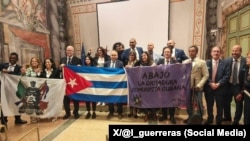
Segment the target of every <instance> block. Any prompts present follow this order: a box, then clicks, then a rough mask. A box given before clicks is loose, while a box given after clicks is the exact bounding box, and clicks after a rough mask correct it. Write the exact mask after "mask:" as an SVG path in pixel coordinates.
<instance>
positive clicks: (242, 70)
mask: <svg viewBox="0 0 250 141" xmlns="http://www.w3.org/2000/svg"><path fill="white" fill-rule="evenodd" d="M225 61H226V63H227V64H228V65H229V69H230V70H231V71H230V72H231V73H230V76H231V75H232V67H233V57H229V58H227V59H225ZM245 71H246V58H245V57H243V56H241V60H240V67H239V75H238V80H239V84H240V87H241V88H242V87H243V83H244V75H245ZM229 82H230V77H229Z"/></svg>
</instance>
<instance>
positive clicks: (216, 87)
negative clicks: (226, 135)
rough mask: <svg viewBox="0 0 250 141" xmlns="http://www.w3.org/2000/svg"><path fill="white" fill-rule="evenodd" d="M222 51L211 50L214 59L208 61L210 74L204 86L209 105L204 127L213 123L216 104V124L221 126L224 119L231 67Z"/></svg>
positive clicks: (215, 48) (217, 49)
mask: <svg viewBox="0 0 250 141" xmlns="http://www.w3.org/2000/svg"><path fill="white" fill-rule="evenodd" d="M221 51H222V49H221V48H220V47H219V46H214V47H213V48H212V50H211V56H212V59H210V60H207V61H206V64H207V68H208V72H209V78H208V80H207V82H206V83H205V85H204V93H205V100H206V103H207V115H208V117H207V121H206V122H204V125H210V124H212V123H213V120H214V114H213V107H214V102H216V112H217V113H216V114H217V115H216V124H217V125H221V122H222V117H223V103H224V99H225V97H224V96H225V93H226V89H227V88H228V87H227V84H228V80H229V77H230V73H231V69H230V66H229V65H228V64H227V63H226V62H225V60H222V59H221Z"/></svg>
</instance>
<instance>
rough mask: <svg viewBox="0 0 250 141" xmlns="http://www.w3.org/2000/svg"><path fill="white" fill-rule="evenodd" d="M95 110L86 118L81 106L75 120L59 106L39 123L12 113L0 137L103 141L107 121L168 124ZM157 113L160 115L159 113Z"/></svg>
mask: <svg viewBox="0 0 250 141" xmlns="http://www.w3.org/2000/svg"><path fill="white" fill-rule="evenodd" d="M124 108H125V110H124V111H126V109H128V108H127V107H124ZM96 113H97V117H96V119H85V114H86V111H85V106H81V108H80V114H81V116H80V118H79V119H77V120H75V119H74V118H73V117H71V118H70V119H68V120H63V119H62V116H63V115H64V111H63V110H62V113H61V115H60V116H59V117H58V119H57V120H56V121H52V119H41V120H40V121H39V122H38V123H31V122H30V118H29V117H28V116H25V115H23V116H22V119H24V120H27V121H28V124H24V125H15V124H14V117H9V118H8V120H9V121H8V129H7V132H6V134H5V133H1V134H0V141H1V140H2V141H4V140H6V137H5V135H7V138H8V139H7V140H8V141H39V140H41V141H69V140H70V141H105V140H106V138H105V137H106V135H108V126H109V125H110V124H143V125H148V124H159V125H170V124H171V123H170V121H169V120H166V121H163V122H159V121H156V122H155V123H152V122H151V123H150V122H144V120H143V117H144V116H143V115H139V118H137V119H135V118H128V117H127V112H124V114H123V115H124V116H123V119H122V120H119V119H118V118H117V116H114V117H113V118H112V119H110V120H107V118H106V117H107V114H108V112H107V106H104V107H101V106H98V108H97V112H96ZM158 116H160V113H159V114H158ZM175 118H176V122H177V125H184V123H183V120H184V119H186V118H187V114H186V110H181V109H177V112H176V116H175ZM204 118H206V115H204ZM223 124H231V123H223Z"/></svg>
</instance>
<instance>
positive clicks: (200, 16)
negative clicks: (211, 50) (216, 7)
mask: <svg viewBox="0 0 250 141" xmlns="http://www.w3.org/2000/svg"><path fill="white" fill-rule="evenodd" d="M204 11H205V2H204V0H195V1H194V29H193V44H194V45H197V46H198V47H199V48H200V50H201V51H200V52H203V51H202V48H201V46H202V43H203V31H204ZM200 57H201V54H200Z"/></svg>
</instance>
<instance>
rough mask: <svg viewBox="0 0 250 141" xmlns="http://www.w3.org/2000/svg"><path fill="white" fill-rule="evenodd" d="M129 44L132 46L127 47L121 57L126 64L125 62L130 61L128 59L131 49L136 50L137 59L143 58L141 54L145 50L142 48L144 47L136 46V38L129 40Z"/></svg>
mask: <svg viewBox="0 0 250 141" xmlns="http://www.w3.org/2000/svg"><path fill="white" fill-rule="evenodd" d="M129 46H130V48H128V49H125V50H124V51H123V53H122V55H121V59H122V61H123V63H124V64H125V62H128V60H129V52H130V51H135V52H136V59H137V60H141V54H142V52H143V49H142V47H136V39H135V38H131V39H130V40H129Z"/></svg>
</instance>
